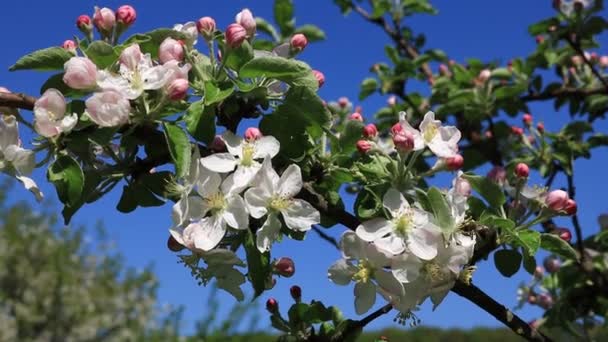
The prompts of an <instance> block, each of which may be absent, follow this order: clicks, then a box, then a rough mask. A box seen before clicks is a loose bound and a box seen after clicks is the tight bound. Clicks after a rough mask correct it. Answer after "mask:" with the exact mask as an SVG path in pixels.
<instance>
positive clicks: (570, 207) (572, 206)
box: [564, 198, 578, 215]
mask: <svg viewBox="0 0 608 342" xmlns="http://www.w3.org/2000/svg"><path fill="white" fill-rule="evenodd" d="M577 210H578V206H577V205H576V201H575V200H573V199H572V198H569V199H568V200H567V201H566V205H565V206H564V211H565V212H566V214H568V215H574V214H576V211H577Z"/></svg>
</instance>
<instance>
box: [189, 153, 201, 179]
mask: <svg viewBox="0 0 608 342" xmlns="http://www.w3.org/2000/svg"><path fill="white" fill-rule="evenodd" d="M190 160H191V161H192V162H191V163H190V169H189V170H188V174H187V175H186V177H185V182H186V186H189V185H192V184H194V183H196V180H197V179H198V172H199V169H200V168H201V154H200V152H199V150H198V148H194V151H193V152H192V156H191V157H190Z"/></svg>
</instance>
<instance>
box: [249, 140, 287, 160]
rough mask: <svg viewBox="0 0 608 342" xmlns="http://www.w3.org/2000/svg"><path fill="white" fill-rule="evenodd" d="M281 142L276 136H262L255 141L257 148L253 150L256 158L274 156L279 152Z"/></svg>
mask: <svg viewBox="0 0 608 342" xmlns="http://www.w3.org/2000/svg"><path fill="white" fill-rule="evenodd" d="M280 148H281V144H280V143H279V141H278V140H277V139H276V138H275V137H271V136H265V137H261V138H260V139H258V140H257V141H256V142H255V149H254V151H253V158H254V159H262V158H266V157H269V158H273V157H274V156H276V155H277V153H279V150H280Z"/></svg>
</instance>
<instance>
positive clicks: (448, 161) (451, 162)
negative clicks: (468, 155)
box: [445, 154, 464, 171]
mask: <svg viewBox="0 0 608 342" xmlns="http://www.w3.org/2000/svg"><path fill="white" fill-rule="evenodd" d="M445 165H446V167H447V168H448V170H451V171H455V170H460V169H462V166H463V165H464V158H463V157H462V156H461V155H460V154H455V155H453V156H451V157H448V158H445Z"/></svg>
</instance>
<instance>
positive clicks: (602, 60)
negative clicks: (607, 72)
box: [600, 56, 608, 69]
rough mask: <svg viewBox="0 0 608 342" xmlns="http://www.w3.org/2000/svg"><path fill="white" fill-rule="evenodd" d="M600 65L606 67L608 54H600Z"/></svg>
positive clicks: (607, 66) (607, 65)
mask: <svg viewBox="0 0 608 342" xmlns="http://www.w3.org/2000/svg"><path fill="white" fill-rule="evenodd" d="M600 67H602V68H604V69H605V68H608V56H602V57H600Z"/></svg>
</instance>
